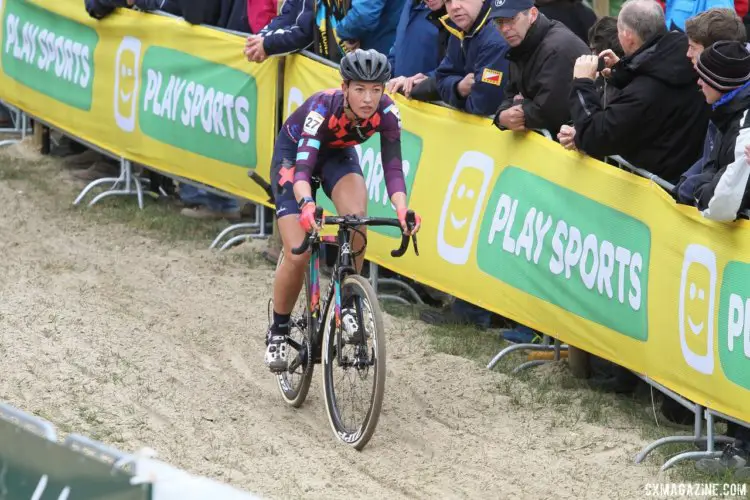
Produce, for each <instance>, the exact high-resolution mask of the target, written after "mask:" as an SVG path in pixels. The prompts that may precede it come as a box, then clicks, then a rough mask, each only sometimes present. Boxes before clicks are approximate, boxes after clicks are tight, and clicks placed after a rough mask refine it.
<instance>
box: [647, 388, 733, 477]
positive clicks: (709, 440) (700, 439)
mask: <svg viewBox="0 0 750 500" xmlns="http://www.w3.org/2000/svg"><path fill="white" fill-rule="evenodd" d="M636 375H637V376H638V377H639V378H640V379H642V380H643V381H644V382H646V383H647V384H649V385H651V386H652V387H654V388H656V389H657V390H659V391H660V392H662V393H664V395H666V396H667V397H670V398H672V399H674V400H675V401H677V402H678V403H680V404H681V405H682V406H684V407H685V408H687V409H688V410H690V411H692V412H693V413H694V414H695V420H694V426H693V429H694V432H693V435H692V436H668V437H663V438H660V439H657V440H656V441H654V442H652V443H650V444H649V445H648V446H646V447H645V448H644V449H643V450H641V452H640V453H638V455H636V457H635V463H637V464H639V463H641V462H643V460H645V458H646V457H647V456H648V455H649V454H650V453H651V452H652V451H654V450H655V449H657V448H659V447H661V446H664V445H667V444H676V443H681V444H699V443H704V442H705V443H706V447H707V451H689V452H684V453H680V454H678V455H676V456H674V457H672V458H671V459H669V460H668V461H667V462H665V463H664V465H663V466H662V470H666V469H668V468H670V467H672V466H673V465H674V464H676V463H678V462H681V461H683V460H687V459H691V458H694V459H700V458H711V457H713V456H714V455H713V454H714V453H715V452H714V444H715V443H717V442H718V443H730V442H732V441H733V439H731V438H728V437H726V436H714V429H713V416H710V418H709V417H708V416H707V420H708V425H707V426H708V429H707V435H706V436H704V435H703V412H704V408H703V406H701V405H699V404H696V403H693V402H691V401H688V400H687V399H685V398H683V397H682V396H680V395H679V394H677V393H675V392H674V391H671V390H669V389H667V388H666V387H664V386H663V385H661V384H659V383H657V382H654V381H653V380H650V379H649V378H648V377H644V376H642V375H640V374H636ZM709 415H710V414H709ZM719 455H721V454H719Z"/></svg>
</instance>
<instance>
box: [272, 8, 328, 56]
mask: <svg viewBox="0 0 750 500" xmlns="http://www.w3.org/2000/svg"><path fill="white" fill-rule="evenodd" d="M314 1H315V0H286V1H285V2H284V6H283V7H282V8H281V13H280V14H279V15H278V16H276V17H274V18H273V19H271V22H270V23H268V25H266V27H265V28H263V29H262V30H260V33H259V34H260V35H261V36H262V37H263V50H265V51H266V54H267V55H269V56H273V55H279V54H288V53H290V52H295V51H298V50H303V49H306V48H308V47H309V46H310V45H311V44H312V43H313V34H314V31H315V14H314V12H313V2H314Z"/></svg>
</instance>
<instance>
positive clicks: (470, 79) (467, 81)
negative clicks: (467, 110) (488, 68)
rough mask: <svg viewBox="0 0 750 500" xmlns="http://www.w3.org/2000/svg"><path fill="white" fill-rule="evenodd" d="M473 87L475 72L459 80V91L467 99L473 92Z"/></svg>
mask: <svg viewBox="0 0 750 500" xmlns="http://www.w3.org/2000/svg"><path fill="white" fill-rule="evenodd" d="M472 87H474V73H469V74H468V75H466V76H465V77H464V79H463V80H461V81H460V82H458V93H459V94H460V95H461V97H463V98H464V99H466V98H467V97H468V96H469V94H471V89H472Z"/></svg>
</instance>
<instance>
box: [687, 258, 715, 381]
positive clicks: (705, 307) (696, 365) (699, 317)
mask: <svg viewBox="0 0 750 500" xmlns="http://www.w3.org/2000/svg"><path fill="white" fill-rule="evenodd" d="M715 300H716V255H715V254H714V253H713V252H712V251H711V250H710V249H708V248H706V247H704V246H702V245H695V244H693V245H688V247H687V248H686V249H685V258H684V260H683V262H682V276H681V279H680V296H679V318H678V320H679V330H680V346H681V348H682V356H683V358H685V361H686V362H687V364H688V365H690V366H691V367H692V368H693V369H694V370H696V371H698V372H700V373H704V374H706V375H710V374H712V373H713V371H714V303H715Z"/></svg>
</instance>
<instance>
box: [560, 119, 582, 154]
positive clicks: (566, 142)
mask: <svg viewBox="0 0 750 500" xmlns="http://www.w3.org/2000/svg"><path fill="white" fill-rule="evenodd" d="M575 136H576V129H575V127H571V126H570V125H563V126H562V127H560V132H559V133H558V134H557V140H558V141H560V145H561V146H562V147H564V148H565V149H567V150H570V151H577V150H578V149H577V148H576V142H575V140H574V138H575Z"/></svg>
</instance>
